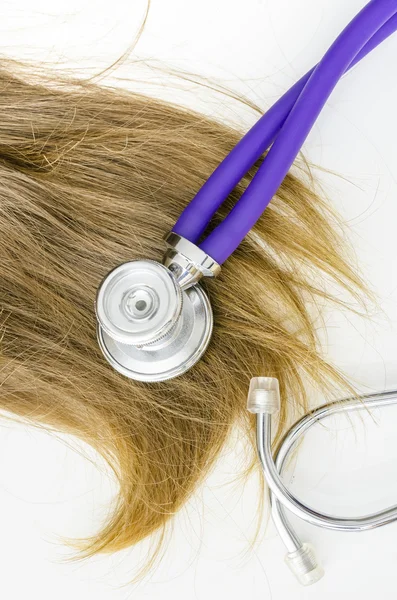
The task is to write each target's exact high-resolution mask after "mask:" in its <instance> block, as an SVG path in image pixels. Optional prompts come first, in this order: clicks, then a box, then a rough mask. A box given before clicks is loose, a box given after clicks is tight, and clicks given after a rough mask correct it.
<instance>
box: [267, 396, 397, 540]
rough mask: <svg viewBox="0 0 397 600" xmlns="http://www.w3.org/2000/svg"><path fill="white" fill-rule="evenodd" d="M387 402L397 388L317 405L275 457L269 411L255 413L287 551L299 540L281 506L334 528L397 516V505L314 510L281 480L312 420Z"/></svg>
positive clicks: (364, 526) (362, 526) (395, 400)
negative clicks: (349, 513) (367, 510)
mask: <svg viewBox="0 0 397 600" xmlns="http://www.w3.org/2000/svg"><path fill="white" fill-rule="evenodd" d="M390 405H397V390H392V391H389V392H384V393H378V394H370V395H366V396H362V397H361V398H358V399H349V400H345V401H342V402H332V403H329V404H325V405H323V406H320V407H319V408H317V409H316V410H315V411H313V412H312V413H311V414H309V415H306V416H305V417H303V418H302V419H300V420H299V421H298V422H297V423H296V424H295V425H293V426H292V427H291V429H290V430H289V431H288V432H287V434H286V435H285V437H284V439H283V440H282V442H281V444H280V446H279V448H278V451H277V453H276V458H275V460H273V457H272V452H271V415H268V414H260V415H258V417H257V444H258V453H259V457H260V460H261V463H262V467H263V470H264V474H265V478H266V481H267V483H268V485H269V488H270V496H271V500H272V517H273V520H274V523H275V526H276V528H277V530H278V532H279V534H280V537H281V538H282V540H283V542H284V544H285V545H286V547H287V549H288V551H289V552H293V551H295V550H298V549H299V548H300V547H301V546H302V542H301V541H300V540H299V538H298V536H297V535H296V533H295V531H294V530H293V528H292V527H291V525H290V524H289V523H288V520H287V518H286V516H285V513H284V508H288V509H289V510H291V512H293V513H294V514H295V515H297V516H298V517H300V518H301V519H303V520H305V521H307V522H308V523H311V524H312V525H316V526H318V527H325V528H326V529H333V530H337V531H365V530H368V529H374V528H376V527H381V526H383V525H387V524H388V523H392V522H393V521H396V520H397V505H395V506H392V507H389V508H386V509H384V510H382V511H380V512H377V513H373V514H370V515H366V516H360V517H356V518H352V517H340V516H333V515H329V514H326V513H322V512H319V511H316V510H314V509H313V508H311V507H309V506H307V505H305V504H304V503H303V502H301V501H300V500H299V499H298V498H296V497H295V496H294V495H293V494H292V493H291V492H290V491H289V490H288V489H287V488H286V487H285V485H284V483H283V482H282V480H281V476H282V473H283V469H284V466H285V464H286V461H287V459H288V457H289V455H290V453H291V451H292V450H293V449H294V447H295V446H296V444H297V442H298V441H299V440H300V438H301V437H302V436H303V435H305V433H307V431H308V430H309V429H310V428H311V427H312V426H313V425H314V424H315V423H318V422H320V421H322V420H323V419H326V418H327V417H329V416H331V415H334V414H339V413H347V412H353V411H360V410H369V409H371V408H378V407H379V408H381V407H385V406H390Z"/></svg>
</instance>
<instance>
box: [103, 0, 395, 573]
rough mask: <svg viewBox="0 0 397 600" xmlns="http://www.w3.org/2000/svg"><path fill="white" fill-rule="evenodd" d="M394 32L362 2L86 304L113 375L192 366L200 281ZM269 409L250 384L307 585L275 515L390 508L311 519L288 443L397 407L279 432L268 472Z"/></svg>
mask: <svg viewBox="0 0 397 600" xmlns="http://www.w3.org/2000/svg"><path fill="white" fill-rule="evenodd" d="M396 30H397V0H372V1H371V2H369V3H368V4H367V5H366V6H365V7H364V8H363V9H362V10H361V12H360V13H359V14H358V15H357V16H356V17H355V18H354V19H353V20H352V21H351V22H350V23H349V25H348V26H347V27H346V28H345V29H344V31H343V32H342V33H341V34H340V36H339V37H338V38H337V39H336V41H335V42H334V43H333V45H332V46H331V47H330V49H329V50H328V52H327V53H326V54H325V55H324V57H323V58H322V60H321V61H320V62H319V63H318V64H317V65H316V66H315V67H314V68H313V69H312V70H311V71H309V72H308V73H307V74H306V75H304V76H303V77H302V78H301V79H300V80H299V81H298V82H297V83H296V84H295V85H294V86H293V87H292V88H291V89H290V90H288V92H286V93H285V94H284V95H283V96H282V97H281V98H280V99H279V100H278V101H277V102H276V103H275V104H274V105H273V106H272V107H271V108H270V109H269V110H268V111H267V112H266V114H265V115H263V117H262V118H261V119H259V121H258V122H257V123H256V124H255V125H254V126H253V127H252V128H251V130H250V131H248V133H247V134H246V135H245V136H244V137H243V138H242V139H241V140H240V142H239V143H238V144H237V145H236V146H235V147H234V148H233V150H232V151H231V152H230V153H229V155H228V156H227V157H226V158H225V159H224V160H223V162H222V163H221V164H220V165H219V166H218V167H217V169H216V170H215V171H214V173H213V174H212V175H211V177H209V179H208V180H207V181H206V182H205V184H204V185H203V186H202V188H201V189H200V190H199V192H198V193H197V194H196V196H195V197H194V198H193V199H192V201H191V202H190V204H189V205H188V206H187V207H186V208H185V209H184V211H183V212H182V214H181V216H180V217H179V219H178V221H177V222H176V224H175V226H174V228H173V230H172V231H171V232H170V233H169V234H167V235H166V237H165V242H166V247H167V248H166V252H165V255H164V257H163V261H162V263H159V262H156V261H150V260H146V259H141V260H134V261H130V262H127V263H124V264H122V265H119V266H117V267H116V268H115V269H113V270H112V271H111V272H110V273H109V274H108V275H107V276H106V277H105V279H104V280H103V281H102V283H101V284H100V286H99V289H98V293H97V298H96V305H95V308H96V315H97V321H98V326H97V336H98V341H99V345H100V348H101V350H102V352H103V354H104V356H105V358H106V359H107V360H108V361H109V363H110V364H111V365H112V366H113V367H114V368H115V369H116V370H117V371H119V372H120V373H122V374H123V375H126V376H127V377H130V378H131V379H135V380H138V381H143V382H154V381H156V382H159V381H165V380H167V379H171V378H173V377H177V376H180V375H182V374H183V373H185V372H186V371H188V370H189V369H190V368H191V367H193V365H195V364H196V363H197V361H198V360H200V358H201V357H202V356H203V354H204V353H205V351H206V349H207V347H208V344H209V342H210V339H211V334H212V330H213V315H212V310H211V305H210V302H209V299H208V297H207V294H206V293H205V291H204V290H203V289H202V287H201V286H200V284H199V282H200V280H201V279H202V278H203V277H216V276H217V275H218V274H219V272H220V270H221V265H222V264H223V263H224V262H225V260H227V258H228V257H229V256H230V255H231V254H232V253H233V252H234V250H235V249H236V248H237V246H238V245H239V244H240V242H241V241H242V240H243V238H244V237H245V236H246V235H247V234H248V232H249V231H250V230H251V229H252V227H253V226H254V225H255V223H256V222H257V220H258V219H259V218H260V216H261V215H262V213H263V212H264V210H265V209H266V207H267V206H268V204H269V203H270V201H271V199H272V198H273V196H274V195H275V194H276V192H277V190H278V188H279V187H280V185H281V183H282V181H283V179H284V178H285V176H286V175H287V173H288V171H289V169H290V168H291V166H292V164H293V162H294V160H295V158H296V156H297V155H298V153H299V151H300V149H301V146H302V144H303V143H304V141H305V139H306V137H307V136H308V134H309V132H310V130H311V129H312V127H313V125H314V123H315V121H316V119H317V117H318V115H319V114H320V112H321V110H322V108H323V107H324V104H325V103H326V101H327V100H328V98H329V96H330V94H331V92H332V91H333V89H334V87H335V86H336V84H337V83H338V81H339V80H340V78H341V77H342V75H343V74H344V73H345V72H346V71H348V70H349V69H351V68H352V67H353V66H354V65H355V64H357V63H358V62H359V61H360V60H361V59H362V58H364V56H366V55H367V54H368V53H369V52H371V50H373V49H374V48H375V47H376V46H378V45H379V44H380V43H381V42H382V41H384V40H385V39H386V38H387V37H389V36H390V35H391V34H392V33H393V32H394V31H396ZM269 148H270V149H269ZM267 150H268V152H267V155H266V157H265V158H264V160H263V162H262V164H261V166H260V167H259V169H258V171H257V173H256V175H255V177H254V178H253V179H252V181H251V183H250V184H249V186H248V187H247V188H246V190H245V191H244V193H243V194H242V196H241V198H240V199H239V201H238V202H237V203H236V204H235V206H234V207H233V209H232V210H231V211H230V212H229V214H228V215H227V216H226V217H225V219H224V220H223V221H222V222H221V223H220V224H219V225H218V226H217V227H216V228H215V229H213V231H212V232H211V233H209V235H207V236H205V232H206V229H207V227H208V225H209V223H210V221H211V219H212V217H213V216H214V214H215V212H216V211H217V210H218V209H219V207H220V206H221V205H222V204H223V202H224V201H225V199H226V198H227V197H228V195H229V194H230V193H231V192H232V191H233V190H234V188H235V187H236V185H237V184H238V183H239V181H240V180H241V179H242V178H243V177H244V176H245V175H246V173H247V172H248V170H249V169H250V168H251V167H252V166H253V165H254V164H255V163H256V161H257V160H259V159H260V158H261V157H262V156H263V154H264V152H265V151H267ZM203 238H204V239H203ZM395 396H396V397H395ZM278 403H279V392H278V382H277V380H274V379H271V378H266V377H258V378H254V379H253V380H252V382H251V387H250V392H249V400H248V409H249V410H251V412H254V413H257V444H258V452H259V456H260V460H261V463H262V466H263V469H264V473H265V477H266V480H267V482H268V484H269V487H270V490H271V492H270V495H271V499H272V504H273V519H274V521H275V523H276V526H277V528H278V530H279V532H280V535H281V536H282V538H283V540H284V542H285V544H286V546H287V548H288V560H287V562H288V564H289V566H290V567H291V569H292V570H293V571H294V572H295V574H296V575H297V576H298V578H299V580H300V581H301V582H302V583H304V584H308V583H314V581H317V580H318V579H319V578H320V576H321V575H322V570H321V568H320V567H319V566H318V564H317V562H316V559H315V556H314V552H313V550H312V549H311V547H310V546H308V545H306V544H302V542H301V541H300V540H299V538H298V537H297V536H296V534H295V533H294V531H293V529H292V528H291V526H290V525H289V524H288V521H287V519H286V517H285V514H284V507H286V508H288V509H289V510H291V511H292V512H294V513H295V514H297V515H298V516H299V517H301V518H303V519H305V520H307V521H309V522H311V523H313V524H315V525H318V526H321V527H328V528H331V529H340V530H344V531H357V530H363V529H368V528H371V527H378V526H380V525H384V524H386V523H389V522H391V521H392V520H395V519H396V518H397V507H396V508H392V509H388V510H386V511H383V512H381V513H376V514H374V515H370V516H368V517H360V518H357V519H350V518H349V519H344V518H336V517H331V516H329V515H324V514H321V513H318V512H316V511H314V510H313V509H311V508H309V507H307V506H305V505H304V504H302V503H301V502H300V501H299V500H298V499H297V498H295V497H294V496H293V495H292V494H291V493H290V492H289V491H288V490H287V488H286V487H285V486H284V484H283V483H282V480H281V477H280V473H281V471H282V468H283V465H284V464H285V461H286V459H287V457H288V454H289V452H290V450H291V449H292V447H294V445H295V444H296V441H297V439H298V438H299V437H300V436H301V435H302V434H303V433H304V432H305V431H307V429H308V428H309V427H310V426H311V425H312V424H313V423H314V422H317V421H318V420H319V419H321V418H324V415H327V414H329V413H330V412H338V411H340V410H358V409H361V408H363V407H368V406H373V405H374V404H375V405H376V406H383V405H384V404H390V403H397V393H396V394H394V393H389V394H380V395H376V396H371V397H364V398H362V399H361V400H360V401H358V400H350V401H349V402H348V403H344V404H340V403H338V404H331V405H326V406H325V407H322V408H320V409H318V410H317V411H315V412H314V413H312V414H310V415H309V416H306V417H304V419H303V420H302V421H300V422H299V423H298V424H297V425H296V426H295V427H293V428H292V429H291V430H290V431H289V432H288V434H287V435H286V437H285V439H284V442H283V443H282V445H281V446H280V447H279V450H278V453H277V458H276V463H274V460H273V458H272V451H271V424H272V414H273V413H275V412H277V407H278ZM342 407H343V408H342Z"/></svg>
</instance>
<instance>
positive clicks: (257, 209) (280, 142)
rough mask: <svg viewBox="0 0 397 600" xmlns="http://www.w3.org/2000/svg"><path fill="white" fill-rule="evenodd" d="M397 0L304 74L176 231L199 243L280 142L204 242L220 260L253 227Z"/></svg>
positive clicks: (388, 30)
mask: <svg viewBox="0 0 397 600" xmlns="http://www.w3.org/2000/svg"><path fill="white" fill-rule="evenodd" d="M396 13H397V0H372V1H371V2H370V3H369V4H367V5H366V6H365V7H364V8H363V10H362V11H361V12H360V13H359V14H358V15H357V16H356V17H355V19H353V21H352V22H351V23H350V24H349V25H348V26H347V27H346V28H345V30H344V31H343V32H342V33H341V34H340V36H339V37H338V38H337V40H336V41H335V42H334V44H333V45H332V46H331V48H330V49H329V50H328V52H327V53H326V54H325V56H324V57H323V59H322V60H321V61H320V62H319V63H318V65H317V66H316V67H314V68H313V69H312V70H311V71H309V73H307V74H306V75H304V76H303V77H302V78H301V79H300V80H299V81H298V82H297V83H296V84H295V85H294V86H293V87H292V88H291V89H290V90H289V91H288V92H287V93H286V94H284V96H283V97H282V98H280V100H278V101H277V102H276V103H275V104H274V105H273V106H272V107H271V108H270V109H269V110H268V111H267V113H266V114H265V115H264V116H263V117H262V118H261V119H260V120H259V121H258V122H257V123H256V124H255V125H254V127H253V128H252V129H251V130H250V131H249V132H248V133H247V134H246V135H245V136H244V137H243V138H242V140H241V141H240V142H239V143H238V144H237V145H236V146H235V148H234V149H233V150H232V151H231V152H230V154H229V155H228V156H227V157H226V158H225V159H224V161H223V162H222V163H221V164H220V165H219V167H218V168H217V169H216V170H215V171H214V173H213V174H212V175H211V177H210V178H209V179H208V180H207V182H206V183H205V184H204V185H203V187H202V188H201V189H200V191H199V192H198V193H197V194H196V196H195V197H194V198H193V200H192V201H191V202H190V204H189V205H188V206H187V207H186V208H185V210H184V211H183V213H182V214H181V216H180V218H179V219H178V221H177V223H176V225H175V227H174V228H173V231H175V232H176V233H178V234H179V235H181V236H183V237H185V238H187V239H189V240H190V241H192V242H193V243H196V242H197V241H198V239H199V238H200V236H201V235H202V234H203V232H204V230H205V228H206V226H207V225H208V223H209V221H210V220H211V218H212V216H213V214H214V213H215V212H216V210H217V209H218V208H219V206H220V205H221V204H222V203H223V201H224V200H225V198H226V197H227V196H228V194H229V193H230V192H231V191H232V190H233V189H234V187H235V186H236V185H237V183H238V182H239V181H240V180H241V178H242V177H243V176H244V175H245V174H246V172H247V171H248V170H249V168H250V167H251V166H252V165H253V164H254V163H255V162H256V161H257V160H258V159H259V158H260V157H261V156H262V154H263V152H264V151H265V150H266V149H267V148H268V147H269V145H270V144H271V143H272V142H273V141H274V140H275V141H274V143H273V146H272V148H271V149H270V151H269V153H268V155H267V156H266V158H265V160H264V161H263V163H262V165H261V167H260V168H259V169H258V172H257V174H256V176H255V177H254V178H253V180H252V182H251V184H250V185H249V186H248V188H247V190H246V191H245V193H244V194H243V195H242V196H241V198H240V200H239V201H238V203H237V204H236V205H235V207H234V208H233V210H232V211H230V213H229V215H228V216H227V217H226V218H225V219H224V221H223V222H222V223H221V224H220V225H218V227H217V228H216V229H215V230H214V231H213V232H212V233H211V234H210V235H209V236H208V237H207V238H206V239H205V240H204V242H202V244H201V245H200V247H201V248H202V249H203V250H204V251H205V252H207V253H208V254H209V255H210V256H211V257H212V258H214V259H215V260H216V261H217V262H219V263H220V264H221V263H223V262H224V261H225V260H226V259H227V258H228V257H229V256H230V254H231V253H232V252H233V251H234V250H235V249H236V247H237V246H238V245H239V243H240V242H241V240H242V239H243V238H244V237H245V235H246V234H247V233H248V231H249V230H250V229H251V228H252V227H253V225H254V224H255V222H256V221H257V220H258V218H259V217H260V216H261V214H262V212H263V211H264V210H265V208H266V206H267V205H268V204H269V202H270V200H271V199H272V197H273V196H274V194H275V193H276V191H277V189H278V188H279V186H280V185H281V183H282V181H283V179H284V177H285V175H286V174H287V172H288V170H289V169H290V167H291V165H292V163H293V161H294V160H295V158H296V155H297V154H298V152H299V150H300V148H301V146H302V144H303V142H304V141H305V139H306V137H307V135H308V133H309V132H310V130H311V128H312V126H313V124H314V122H315V120H316V119H317V117H318V115H319V113H320V112H321V109H322V108H323V106H324V104H325V102H326V101H327V99H328V97H329V95H330V94H331V92H332V90H333V89H334V87H335V86H336V84H337V82H338V81H339V79H340V77H341V76H342V75H343V73H344V72H345V71H347V70H348V69H350V68H351V67H353V66H354V65H355V64H357V62H359V61H360V60H361V59H362V58H364V56H366V55H367V54H368V53H369V52H370V51H371V50H373V49H374V48H375V47H376V46H378V45H379V44H380V43H381V42H382V41H383V40H385V39H386V38H387V37H389V36H390V35H391V34H392V33H393V32H394V31H395V30H396V29H397V14H396Z"/></svg>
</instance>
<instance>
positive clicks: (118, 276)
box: [95, 232, 220, 381]
mask: <svg viewBox="0 0 397 600" xmlns="http://www.w3.org/2000/svg"><path fill="white" fill-rule="evenodd" d="M165 239H166V244H167V250H166V253H165V255H164V259H163V264H162V263H159V262H156V261H152V260H133V261H130V262H126V263H123V264H121V265H119V266H118V267H116V268H115V269H113V270H112V271H111V272H110V273H108V275H107V276H106V277H105V278H104V279H103V281H102V283H101V284H100V286H99V288H98V292H97V297H96V302H95V311H96V316H97V321H98V326H97V336H98V342H99V346H100V348H101V350H102V352H103V354H104V356H105V358H106V360H107V361H108V362H109V363H110V364H111V365H112V366H113V367H114V368H115V369H116V370H117V371H119V372H120V373H122V374H123V375H126V376H127V377H130V378H131V379H136V380H138V381H165V380H166V379H171V378H173V377H177V376H178V375H182V373H185V372H186V371H187V370H188V369H190V368H191V367H192V366H193V365H194V364H196V362H197V361H198V360H199V359H200V358H201V357H202V355H203V354H204V352H205V351H206V349H207V347H208V344H209V342H210V339H211V334H212V329H213V315H212V310H211V304H210V302H209V299H208V296H207V294H206V293H205V292H204V290H203V289H202V288H201V286H200V285H198V282H199V281H200V279H201V278H202V277H204V276H206V277H215V276H216V275H217V274H218V273H219V271H220V266H219V265H218V264H217V263H216V262H215V261H214V260H213V259H212V258H211V257H209V256H208V255H207V254H205V252H203V251H202V250H200V248H198V247H197V246H195V244H192V243H191V242H189V241H188V240H186V239H184V238H182V237H180V236H178V235H177V234H175V233H173V232H171V233H170V234H168V235H167V236H166V238H165Z"/></svg>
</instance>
